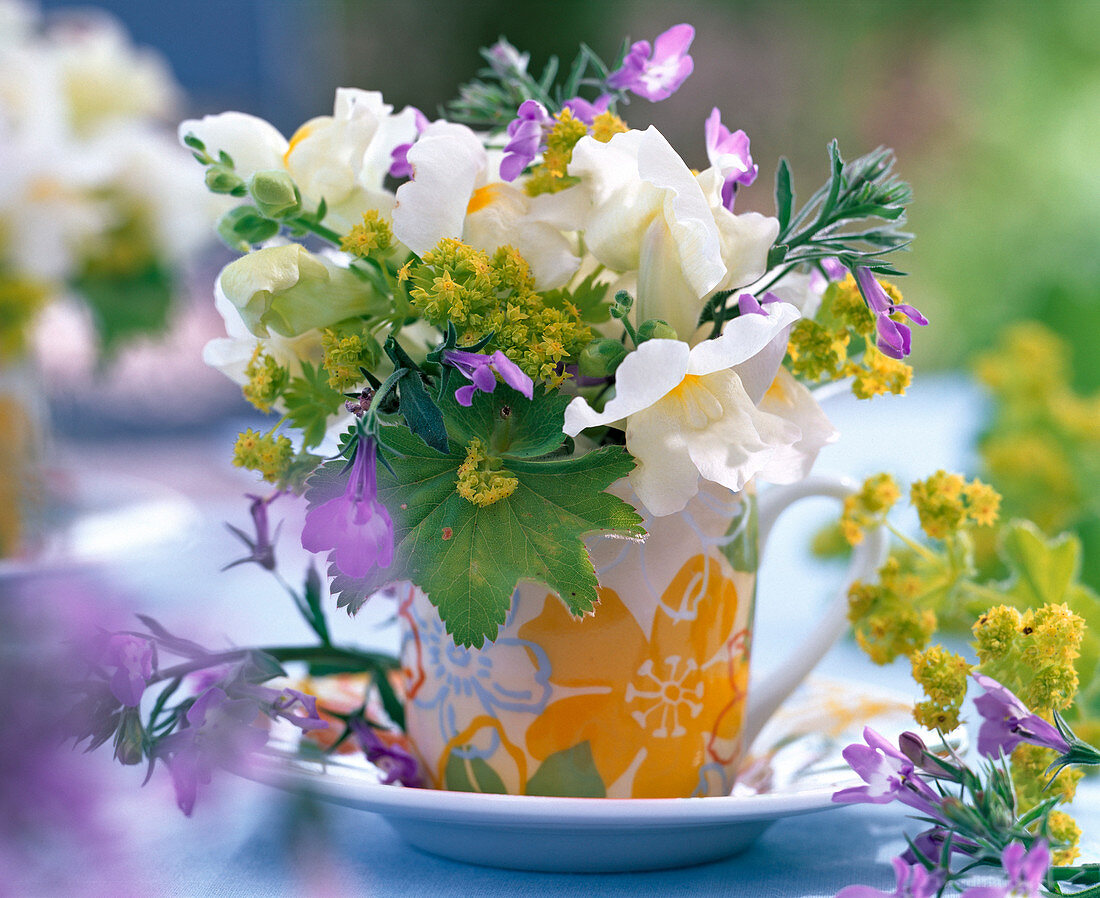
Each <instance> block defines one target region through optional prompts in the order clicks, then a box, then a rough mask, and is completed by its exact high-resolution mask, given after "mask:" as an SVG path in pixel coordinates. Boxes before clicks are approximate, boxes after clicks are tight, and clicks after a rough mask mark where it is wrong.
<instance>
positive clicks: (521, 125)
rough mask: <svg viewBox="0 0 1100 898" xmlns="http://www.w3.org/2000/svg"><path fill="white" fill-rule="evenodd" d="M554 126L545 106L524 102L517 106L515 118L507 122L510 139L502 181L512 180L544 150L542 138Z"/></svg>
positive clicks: (502, 169)
mask: <svg viewBox="0 0 1100 898" xmlns="http://www.w3.org/2000/svg"><path fill="white" fill-rule="evenodd" d="M553 123H554V120H553V119H552V118H551V117H550V113H548V112H547V111H546V107H545V106H543V105H542V103H540V102H538V101H537V100H524V101H523V102H522V103H521V104H520V107H519V109H518V110H517V111H516V118H514V119H513V120H512V121H511V122H509V123H508V137H509V140H508V143H506V144H505V145H504V159H502V160H501V163H500V177H501V179H502V180H504V181H514V180H515V179H516V178H518V177H519V176H520V175H521V174H522V173H523V170H524V169H525V168H527V166H528V165H530V164H531V161H532V160H533V159H534V158H535V157H536V156H537V155H538V154H539V153H541V152H542V151H543V150H544V149H546V145H545V143H544V141H543V135H544V134H545V132H546V129H547V128H549V127H550V126H551V125H553Z"/></svg>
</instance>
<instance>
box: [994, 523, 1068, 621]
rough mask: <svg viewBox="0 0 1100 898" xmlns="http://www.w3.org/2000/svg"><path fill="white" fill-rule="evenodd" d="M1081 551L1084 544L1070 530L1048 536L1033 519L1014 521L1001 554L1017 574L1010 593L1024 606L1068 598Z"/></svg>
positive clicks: (1014, 575) (1011, 569)
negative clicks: (1051, 537)
mask: <svg viewBox="0 0 1100 898" xmlns="http://www.w3.org/2000/svg"><path fill="white" fill-rule="evenodd" d="M1080 555H1081V544H1080V543H1079V542H1078V541H1077V539H1076V538H1075V537H1073V536H1071V535H1070V534H1063V535H1062V536H1060V537H1057V538H1056V539H1050V540H1048V539H1047V538H1046V537H1045V536H1043V534H1042V533H1041V532H1040V531H1039V529H1038V528H1037V527H1036V526H1035V525H1034V524H1032V523H1030V522H1029V521H1013V522H1012V523H1010V524H1008V525H1007V526H1006V527H1005V530H1004V533H1003V535H1002V537H1001V556H1002V558H1003V559H1004V562H1005V564H1006V565H1007V566H1008V568H1009V570H1010V571H1011V572H1012V575H1013V576H1012V580H1011V586H1010V587H1009V589H1008V590H1007V593H1008V595H1009V597H1010V598H1011V599H1013V600H1014V604H1017V605H1018V607H1021V608H1037V607H1039V606H1040V605H1044V604H1047V603H1052V604H1058V603H1061V602H1065V601H1066V593H1067V590H1069V588H1070V586H1071V584H1072V583H1073V581H1074V580H1075V578H1076V576H1077V572H1078V570H1079V569H1080Z"/></svg>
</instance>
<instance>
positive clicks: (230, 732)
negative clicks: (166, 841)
mask: <svg viewBox="0 0 1100 898" xmlns="http://www.w3.org/2000/svg"><path fill="white" fill-rule="evenodd" d="M256 714H257V707H256V702H255V701H253V700H252V699H249V698H230V697H229V696H228V695H227V694H226V692H225V690H224V689H222V688H221V687H219V686H211V687H210V688H209V689H207V690H206V691H205V692H203V693H202V694H201V695H199V697H198V698H196V699H195V702H194V704H192V705H191V707H190V708H188V709H187V715H186V719H187V726H186V727H184V728H183V729H181V730H179V731H178V732H175V733H173V734H172V735H170V736H166V737H164V738H163V739H161V740H160V743H159V744H158V746H157V756H158V757H161V758H163V759H164V762H165V763H166V764H167V765H168V772H169V773H170V774H171V775H172V785H173V786H174V788H175V790H176V804H178V805H179V808H180V810H181V811H183V813H184V814H186V815H187V816H188V817H190V816H191V812H192V811H193V810H194V808H195V799H196V797H197V795H198V789H199V786H200V785H206V784H207V783H209V782H210V779H211V776H212V774H213V771H214V768H215V767H218V766H222V765H226V764H233V765H237V764H240V763H241V762H242V761H245V760H247V758H248V756H249V755H250V754H252V752H254V751H258V750H259V749H260V748H262V747H263V746H264V744H265V743H266V742H267V734H266V733H265V732H264V731H263V730H261V729H258V728H257V727H254V726H252V722H253V721H254V720H255V719H256Z"/></svg>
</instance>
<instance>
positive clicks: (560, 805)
mask: <svg viewBox="0 0 1100 898" xmlns="http://www.w3.org/2000/svg"><path fill="white" fill-rule="evenodd" d="M910 707H911V703H910V701H909V700H908V699H907V698H906V697H905V696H899V695H898V694H897V693H895V692H892V691H887V690H883V689H881V688H876V687H874V686H869V685H867V684H864V683H854V682H847V681H839V680H824V679H820V678H815V679H811V680H810V681H809V682H808V683H807V684H806V685H804V686H803V687H801V689H800V690H799V692H798V693H796V695H795V696H794V697H792V698H791V699H790V700H789V701H788V702H787V704H786V705H784V707H783V708H781V709H780V711H779V713H778V714H777V715H776V717H775V718H773V720H772V721H771V722H770V723H769V724H768V725H767V727H765V729H764V730H763V732H762V733H761V734H760V736H759V737H758V739H757V741H756V744H755V745H754V746H753V754H752V756H751V757H750V758H749V759H747V761H746V764H745V767H744V769H743V772H742V775H741V777H740V779H739V781H738V785H737V787H736V788H735V790H734V794H733V795H730V796H724V797H719V798H655V799H618V800H616V799H601V798H552V797H541V796H523V795H488V794H480V793H467V792H444V791H438V790H433V789H408V788H403V787H400V786H384V785H381V784H380V783H379V781H378V774H377V772H376V771H375V769H374V768H373V767H372V766H371V765H369V764H368V763H367V762H366V761H364V760H356V759H354V758H353V757H352V756H341V757H338V758H334V759H331V760H328V761H327V762H321V761H317V760H306V759H303V758H300V757H297V756H295V755H293V754H289V753H273V754H267V755H265V756H263V757H261V758H259V759H257V763H256V766H254V767H253V768H252V769H250V771H249V772H248V775H249V776H252V777H254V778H256V779H260V780H262V781H264V782H267V783H270V784H272V785H276V786H279V787H281V788H284V789H290V790H307V791H309V792H310V793H311V794H312V795H314V796H316V797H318V798H320V799H323V800H326V801H331V802H333V803H335V804H340V805H345V806H347V807H352V808H359V809H362V810H365V811H371V812H373V813H376V814H380V815H381V816H382V817H384V818H385V819H386V821H387V822H388V823H389V824H390V825H391V826H392V827H393V828H394V829H395V830H396V831H397V832H398V834H399V835H401V837H402V838H404V839H405V840H406V841H407V842H409V844H411V845H413V846H414V847H416V848H419V849H421V850H423V851H427V852H430V853H432V854H438V855H442V856H443V857H447V858H451V859H453V860H458V861H464V862H466V863H471V864H481V865H485V866H491V867H507V868H512V869H518V870H542V871H551V872H573V873H587V872H603V873H608V872H620V871H641V870H659V869H665V868H670V867H682V866H688V865H691V864H701V863H705V862H708V861H716V860H719V859H721V858H725V857H729V856H731V855H735V854H738V853H740V852H742V851H744V850H745V849H746V848H748V847H749V846H750V845H751V844H752V843H753V842H754V841H755V840H756V839H757V838H758V837H759V836H760V835H761V833H763V832H764V830H765V829H767V828H768V826H769V825H771V823H772V822H774V821H775V820H777V819H779V818H780V817H787V816H791V815H794V814H807V813H811V812H814V811H824V810H827V809H828V808H832V807H838V805H836V804H834V803H833V802H832V795H833V793H834V792H835V791H837V790H838V789H841V788H845V787H847V786H851V785H855V784H857V783H859V782H860V780H859V778H858V777H857V776H856V775H855V774H854V773H853V772H852V771H851V770H850V768H849V767H848V765H847V764H846V763H845V762H844V760H843V758H842V757H841V756H840V752H841V750H842V749H843V748H844V746H846V745H848V744H849V743H852V742H862V731H863V727H864V726H871V727H873V728H874V729H876V730H878V731H879V732H880V733H882V734H883V735H884V736H886V737H887V738H890V739H893V738H895V737H896V736H897V735H898V734H900V733H901V732H903V731H904V730H915V729H917V728H916V727H915V726H914V724H913V721H912V717H911V716H910ZM922 735H924V736H925V737H926V741H928V742H929V744H932V743H934V742H935V741H936V740H935V738H934V737H932V736H929V735H928V734H922ZM953 744H955V742H954V741H953Z"/></svg>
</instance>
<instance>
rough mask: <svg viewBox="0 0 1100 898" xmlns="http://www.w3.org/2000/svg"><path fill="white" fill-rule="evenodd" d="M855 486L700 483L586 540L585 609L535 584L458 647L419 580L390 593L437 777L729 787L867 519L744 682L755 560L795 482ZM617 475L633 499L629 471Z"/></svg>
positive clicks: (635, 793)
mask: <svg viewBox="0 0 1100 898" xmlns="http://www.w3.org/2000/svg"><path fill="white" fill-rule="evenodd" d="M854 489H855V487H854V486H853V485H852V484H850V483H849V482H847V481H844V480H841V479H839V478H832V477H824V476H815V477H811V478H808V479H807V480H804V481H802V482H800V483H797V484H794V485H792V486H788V487H777V488H772V489H771V490H769V491H768V492H766V493H764V494H763V495H762V496H761V497H760V498H759V499H757V497H756V495H755V493H754V491H753V490H751V489H748V490H745V491H743V492H741V493H731V492H730V491H729V490H726V489H724V488H721V487H718V486H716V485H713V484H710V485H708V486H707V488H703V489H701V490H700V492H699V494H698V495H697V496H696V497H695V498H694V499H693V500H692V501H691V502H690V503H689V504H688V506H687V507H686V508H685V509H684V510H683V511H682V512H679V513H677V514H673V515H667V516H665V517H660V518H650V519H647V520H646V522H645V526H646V529H647V531H648V532H649V537H648V539H647V540H646V541H645V542H644V543H636V542H632V541H626V540H621V539H614V538H609V537H595V538H592V539H590V540H589V541H588V548H589V552H590V554H591V556H592V560H593V563H594V564H595V567H596V571H597V574H598V576H599V579H600V590H599V592H600V603H599V605H598V606H597V607H596V609H595V613H594V614H591V615H588V616H585V617H584V618H581V619H580V620H576V619H574V618H572V617H571V616H570V615H569V612H568V611H567V610H566V608H565V606H564V605H563V604H562V603H561V602H560V601H559V600H558V599H557V597H556V596H554V595H553V594H552V593H548V592H547V590H546V589H545V587H539V586H536V585H535V584H531V583H525V584H522V585H521V586H520V588H519V589H518V590H517V591H516V594H515V596H514V597H513V601H512V608H511V610H510V612H509V616H508V619H507V622H506V623H505V625H504V626H503V627H502V629H501V631H500V633H499V635H498V636H497V638H496V640H495V641H494V642H493V643H491V644H490V643H486V645H485V646H483V647H482V648H481V649H465V648H461V647H457V646H455V645H454V644H453V643H452V641H451V639H450V637H449V636H448V635H447V634H446V632H445V630H444V628H443V623H442V621H441V620H440V618H439V615H438V614H437V613H436V611H435V608H434V607H433V606H432V605H431V603H430V602H429V601H428V599H427V596H426V595H425V594H424V593H423V592H422V591H420V590H419V589H417V588H415V587H412V586H408V587H407V588H406V589H405V592H404V593H403V595H402V597H401V600H400V602H399V609H400V610H399V614H400V617H401V619H402V622H403V636H402V666H403V677H404V685H405V691H406V728H407V732H408V735H409V738H410V740H411V742H412V744H413V745H414V747H415V748H416V750H417V752H418V753H419V755H420V757H421V760H422V762H423V764H424V766H425V769H426V773H427V775H428V777H429V779H430V780H431V781H432V784H433V785H434V786H435V787H436V788H442V789H451V790H461V791H479V792H503V793H509V794H527V795H567V796H577V797H607V798H662V797H689V796H709V795H725V794H729V792H730V790H731V788H732V786H733V780H734V777H735V776H736V773H737V768H738V765H739V763H740V761H741V758H742V757H743V756H744V754H745V751H746V750H747V748H748V746H749V744H750V743H751V742H752V739H753V737H754V736H755V735H756V734H757V733H758V732H759V730H760V728H761V727H762V726H763V724H764V723H765V722H766V720H767V719H768V718H769V717H770V716H771V715H772V713H773V712H774V711H775V710H776V709H777V708H778V707H779V705H780V704H781V703H782V701H783V700H784V699H785V698H786V697H787V696H788V695H789V694H790V693H791V692H792V691H793V690H794V688H795V687H796V686H797V685H798V684H799V683H800V682H801V681H802V680H803V679H804V678H805V677H806V675H807V674H808V673H809V672H810V670H811V669H812V668H813V667H814V666H815V665H816V664H817V662H818V661H819V660H820V659H821V657H822V656H823V655H824V654H825V652H826V651H827V650H828V649H829V647H830V646H831V645H832V644H833V642H835V641H836V639H837V638H838V637H839V636H840V635H841V634H842V633H844V631H845V630H846V628H847V591H848V584H850V583H851V581H852V580H855V579H861V578H867V577H870V576H872V575H873V573H874V571H875V570H876V569H877V567H878V565H879V564H880V563H881V560H882V557H883V555H884V550H885V541H884V539H883V536H882V534H881V533H869V534H868V536H867V539H866V540H865V541H864V543H863V544H862V545H861V546H859V547H858V548H857V551H856V552H855V553H854V555H853V558H852V562H851V565H850V568H849V571H848V577H847V580H846V583H845V586H844V587H843V588H842V589H841V590H839V591H838V593H837V595H836V597H835V598H834V599H833V600H832V602H831V603H830V604H829V606H828V608H827V609H826V610H825V611H824V613H823V616H822V619H821V621H820V623H819V625H818V626H817V627H816V628H815V629H814V631H813V633H812V635H811V636H810V637H809V638H808V639H807V641H806V643H805V644H803V645H802V646H799V647H798V648H797V649H796V650H795V651H794V652H792V654H791V656H790V659H789V660H788V661H787V662H786V663H785V664H781V665H779V666H778V670H777V672H776V673H775V674H773V675H771V676H770V677H769V678H767V679H766V680H765V681H764V682H754V684H753V696H752V700H751V702H748V701H747V698H748V677H749V654H750V647H751V635H752V626H753V604H754V593H755V584H756V571H757V566H758V565H757V560H758V558H759V556H760V553H761V552H762V549H763V545H764V542H765V541H766V539H767V536H768V533H769V532H770V530H771V528H772V525H773V524H774V523H775V520H776V518H778V516H779V515H780V513H781V512H782V511H783V510H784V509H786V508H787V507H789V506H790V505H791V504H793V503H794V502H796V501H798V500H799V499H802V498H805V497H809V496H829V497H833V498H836V499H840V500H843V499H844V498H845V497H847V496H848V495H850V494H851V493H852V492H853V491H854ZM610 491H611V492H615V493H616V494H617V495H620V496H621V497H622V498H624V499H626V500H627V501H628V502H632V504H634V505H635V507H637V506H638V503H637V501H636V500H634V497H633V495H632V494H631V491H630V488H629V485H628V484H627V483H626V481H621V482H620V483H617V484H615V485H614V486H613V487H612V489H611V490H610Z"/></svg>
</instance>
